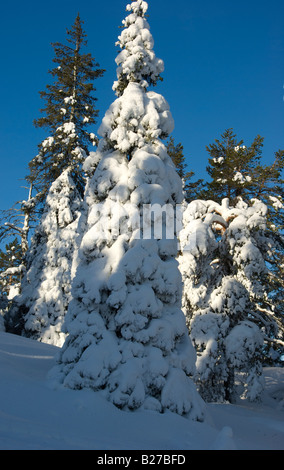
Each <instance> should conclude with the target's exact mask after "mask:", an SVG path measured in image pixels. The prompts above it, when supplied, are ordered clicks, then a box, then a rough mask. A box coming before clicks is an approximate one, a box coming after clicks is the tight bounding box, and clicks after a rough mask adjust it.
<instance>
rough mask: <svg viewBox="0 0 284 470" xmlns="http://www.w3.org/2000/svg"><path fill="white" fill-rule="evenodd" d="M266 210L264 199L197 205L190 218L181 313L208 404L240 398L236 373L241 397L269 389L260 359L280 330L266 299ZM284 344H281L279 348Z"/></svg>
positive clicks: (183, 238) (252, 396)
mask: <svg viewBox="0 0 284 470" xmlns="http://www.w3.org/2000/svg"><path fill="white" fill-rule="evenodd" d="M266 214H267V209H266V206H265V205H264V204H263V203H262V202H261V201H259V200H255V201H254V203H253V204H250V205H248V204H247V203H245V202H244V201H242V200H241V199H239V201H238V203H237V204H236V205H235V206H232V205H229V200H228V199H224V200H223V201H222V203H221V204H218V203H215V202H214V201H212V200H209V201H202V200H199V201H194V202H192V203H190V204H189V205H188V207H187V209H186V211H185V213H184V219H185V226H184V229H183V230H182V231H181V234H180V240H181V245H182V248H183V250H182V256H180V257H179V262H180V269H181V272H182V277H183V281H184V298H183V308H184V311H185V313H186V316H187V322H188V327H189V330H190V335H191V339H192V341H193V344H194V346H195V348H196V351H197V356H198V357H197V373H196V383H197V384H198V388H199V391H200V393H201V395H202V396H203V398H204V399H205V400H206V401H223V400H229V401H231V402H232V401H234V399H235V398H236V396H237V394H238V388H237V387H236V379H237V374H239V378H240V379H241V381H242V382H243V387H244V388H243V391H242V392H243V394H244V396H246V397H247V398H249V399H250V400H255V399H258V398H259V397H260V396H261V392H262V389H263V379H262V362H263V361H262V354H263V344H264V342H266V343H267V341H268V343H269V342H270V339H269V333H270V328H273V329H274V335H277V334H278V333H280V335H283V331H281V330H279V328H278V325H277V322H276V321H275V320H274V312H273V310H269V309H266V310H265V309H263V308H262V304H263V302H266V299H267V290H266V285H267V274H268V269H267V267H266V265H265V252H266V251H267V250H269V249H270V250H271V249H272V248H273V245H272V241H271V239H270V238H269V237H267V234H266ZM279 344H280V343H279Z"/></svg>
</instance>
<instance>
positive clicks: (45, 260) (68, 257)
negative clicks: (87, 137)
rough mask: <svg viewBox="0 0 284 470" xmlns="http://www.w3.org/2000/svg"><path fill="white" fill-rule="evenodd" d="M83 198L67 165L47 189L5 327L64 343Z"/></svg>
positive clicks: (57, 344)
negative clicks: (16, 294)
mask: <svg viewBox="0 0 284 470" xmlns="http://www.w3.org/2000/svg"><path fill="white" fill-rule="evenodd" d="M80 208H81V198H80V196H79V194H78V191H77V189H76V185H75V183H74V182H73V180H72V178H71V176H70V174H69V171H68V170H65V171H64V172H63V173H62V175H60V176H59V177H58V178H57V179H56V180H55V181H54V183H53V184H52V185H51V188H50V190H49V193H48V196H47V199H46V204H45V208H44V212H43V215H42V218H41V221H40V224H39V226H38V227H37V229H36V230H35V234H34V236H33V240H32V243H31V247H30V250H29V252H28V254H27V271H26V274H25V276H24V278H23V280H22V292H21V294H20V295H19V296H18V297H16V298H15V299H14V304H13V306H12V308H11V311H10V312H9V315H8V320H7V330H8V331H12V332H16V333H19V334H22V335H24V336H27V337H31V338H33V339H36V340H39V341H42V342H45V343H49V344H53V345H55V346H62V344H63V342H64V339H65V334H64V332H63V331H62V324H63V321H64V317H65V314H66V311H67V307H68V304H69V301H70V298H71V293H70V290H71V278H72V276H73V267H72V266H73V260H74V253H75V252H76V247H77V236H78V234H77V225H78V220H79V216H80Z"/></svg>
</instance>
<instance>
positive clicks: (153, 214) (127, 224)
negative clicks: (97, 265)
mask: <svg viewBox="0 0 284 470" xmlns="http://www.w3.org/2000/svg"><path fill="white" fill-rule="evenodd" d="M183 211H184V206H183V205H182V204H176V205H174V204H164V205H161V204H158V203H155V204H143V205H141V206H140V207H138V206H137V205H136V204H132V203H131V202H127V203H126V204H124V205H121V204H120V203H118V202H109V201H108V203H107V204H106V203H105V202H103V203H98V204H94V205H93V207H92V210H91V213H90V214H89V223H90V224H91V225H92V226H93V229H94V230H92V236H93V238H94V239H98V240H108V241H110V240H115V239H117V238H118V237H119V236H120V235H122V234H125V235H128V236H129V237H131V238H132V239H142V240H150V239H156V240H178V239H179V234H180V232H181V230H182V229H183ZM194 240H195V236H194V234H192V236H191V241H190V245H194ZM184 249H185V248H184ZM187 249H188V248H187Z"/></svg>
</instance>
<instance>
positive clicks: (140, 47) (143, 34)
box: [113, 0, 164, 96]
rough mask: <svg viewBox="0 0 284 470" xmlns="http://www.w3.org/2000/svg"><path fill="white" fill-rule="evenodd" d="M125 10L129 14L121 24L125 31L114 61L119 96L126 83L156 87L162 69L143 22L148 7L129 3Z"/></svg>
mask: <svg viewBox="0 0 284 470" xmlns="http://www.w3.org/2000/svg"><path fill="white" fill-rule="evenodd" d="M126 10H127V11H130V12H131V13H130V14H129V15H128V16H127V17H126V18H125V20H123V21H122V24H123V26H124V29H123V31H122V33H121V35H120V36H119V37H118V41H117V43H116V45H119V46H120V48H121V52H120V53H119V54H118V56H117V58H116V63H117V66H118V67H117V78H118V80H117V81H115V82H114V84H113V90H114V91H115V92H116V94H117V95H118V96H120V95H122V93H123V91H124V90H125V88H126V87H127V85H128V84H129V82H136V83H139V84H140V85H141V86H142V87H143V88H145V89H146V88H147V87H148V85H156V82H157V81H158V80H161V77H160V73H161V72H163V70H164V63H163V61H162V60H161V59H158V58H156V56H155V53H154V52H153V50H152V49H153V46H154V41H153V37H152V35H151V33H150V27H149V24H148V22H147V20H146V19H145V13H146V11H147V10H148V4H147V3H146V2H144V1H143V0H137V1H136V2H132V3H131V4H128V5H127V7H126Z"/></svg>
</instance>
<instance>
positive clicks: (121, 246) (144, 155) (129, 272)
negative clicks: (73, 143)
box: [52, 0, 203, 419]
mask: <svg viewBox="0 0 284 470" xmlns="http://www.w3.org/2000/svg"><path fill="white" fill-rule="evenodd" d="M127 9H128V11H130V15H129V17H128V18H127V19H126V20H125V22H124V25H125V27H126V29H125V34H122V37H130V35H131V38H132V47H131V48H130V46H129V48H128V51H127V54H126V55H125V56H123V57H124V60H123V61H121V58H120V61H119V67H118V71H117V75H118V82H119V83H121V81H123V83H124V89H123V93H122V94H120V96H119V98H118V99H117V100H115V101H114V103H113V104H112V105H111V107H110V108H109V110H108V111H107V113H106V115H105V117H104V119H103V121H102V125H101V127H100V129H99V134H100V135H101V136H102V139H101V141H100V143H99V146H98V152H99V153H100V159H99V160H100V162H99V164H98V167H97V169H96V171H95V173H94V175H93V177H92V178H91V179H90V180H89V182H88V186H87V190H86V197H85V201H86V203H87V205H88V218H87V224H86V230H85V233H84V235H83V238H82V242H81V245H80V249H79V263H78V267H77V271H76V275H75V278H74V280H73V285H72V296H73V300H72V301H71V302H70V305H69V309H68V313H67V315H66V330H67V332H68V336H67V338H66V341H65V344H64V346H63V348H62V350H61V353H60V357H59V358H58V364H57V366H56V367H55V368H54V370H53V372H52V375H53V378H54V380H55V381H56V382H57V383H58V382H59V383H63V384H64V385H65V386H67V387H69V388H72V389H81V388H90V389H93V390H100V391H101V392H102V393H103V394H104V395H105V396H106V397H107V398H108V399H109V400H110V401H111V402H113V403H114V404H115V405H116V406H118V407H119V408H121V409H128V410H129V409H130V410H136V409H139V408H147V409H151V410H155V411H159V412H163V411H165V410H166V409H170V410H171V411H173V412H176V413H178V414H181V415H184V416H188V417H190V418H192V419H203V402H202V400H201V399H200V397H199V396H198V394H197V392H196V389H195V386H194V384H193V382H192V381H191V379H190V377H189V376H190V375H192V373H193V372H194V363H195V352H194V350H193V347H192V345H191V342H190V340H189V336H188V332H187V328H186V323H185V317H184V315H183V313H182V311H181V278H180V273H179V271H178V266H177V262H176V260H175V256H176V254H177V240H176V238H175V237H173V238H172V239H167V238H165V236H164V235H162V236H161V237H159V238H155V237H154V238H153V237H144V233H142V228H141V226H140V221H142V220H143V216H144V214H143V206H144V205H145V204H146V205H147V204H148V205H149V204H150V205H152V204H159V206H165V205H167V204H168V205H169V206H170V207H171V208H174V207H175V205H176V204H177V203H180V202H181V201H182V198H183V194H182V184H181V180H180V178H179V177H178V175H177V173H176V171H175V168H174V165H173V163H172V161H171V158H170V157H169V155H168V154H167V151H166V147H165V145H164V144H163V143H162V142H161V140H160V139H161V138H162V137H163V136H165V137H166V136H168V134H169V132H170V131H171V130H172V125H173V121H172V118H171V114H170V111H169V107H168V104H167V103H166V101H165V100H164V98H163V97H162V96H161V95H158V94H156V93H153V92H147V91H146V84H149V83H152V80H153V77H157V76H158V72H159V70H160V65H159V64H160V61H156V60H154V55H153V54H151V55H149V54H148V51H146V52H145V54H141V55H140V54H138V55H137V54H136V50H137V49H136V47H135V45H136V42H137V41H138V43H139V44H140V38H141V37H143V38H145V37H146V38H148V40H149V43H152V41H151V36H150V32H149V29H148V28H149V26H148V23H147V22H146V20H145V19H144V16H145V13H146V11H147V4H146V2H144V1H142V0H137V1H136V2H132V3H131V5H128V7H127ZM136 38H137V41H136ZM130 56H131V59H132V60H131V61H130V62H131V64H132V65H133V67H132V73H131V74H129V75H127V76H126V75H125V73H124V70H125V67H124V65H125V63H128V62H129V59H130ZM142 59H143V60H142ZM153 64H157V66H156V69H155V70H154V69H153ZM138 65H139V66H138ZM141 70H143V74H142V75H143V81H141ZM149 71H151V75H150V72H149ZM147 79H148V80H147ZM150 219H151V217H150ZM148 224H150V231H151V228H152V224H151V222H149V221H148Z"/></svg>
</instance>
